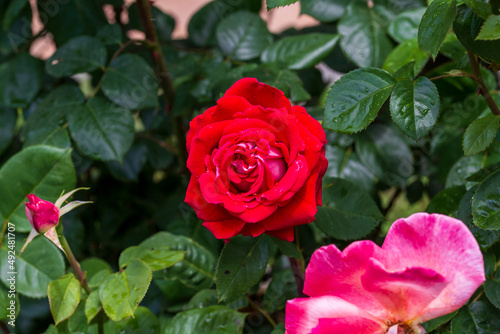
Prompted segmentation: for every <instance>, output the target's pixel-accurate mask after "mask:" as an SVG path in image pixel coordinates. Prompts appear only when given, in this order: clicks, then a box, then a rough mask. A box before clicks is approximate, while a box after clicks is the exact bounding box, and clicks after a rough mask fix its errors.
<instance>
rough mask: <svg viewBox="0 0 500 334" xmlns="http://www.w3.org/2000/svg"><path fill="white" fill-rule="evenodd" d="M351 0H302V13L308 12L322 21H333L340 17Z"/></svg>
mask: <svg viewBox="0 0 500 334" xmlns="http://www.w3.org/2000/svg"><path fill="white" fill-rule="evenodd" d="M350 2H351V1H349V0H301V1H300V7H301V11H300V13H301V14H307V15H310V16H312V17H314V18H315V19H317V20H319V21H321V22H332V21H335V20H338V19H340V18H341V17H342V16H343V15H344V12H345V10H346V7H347V5H349V3H350Z"/></svg>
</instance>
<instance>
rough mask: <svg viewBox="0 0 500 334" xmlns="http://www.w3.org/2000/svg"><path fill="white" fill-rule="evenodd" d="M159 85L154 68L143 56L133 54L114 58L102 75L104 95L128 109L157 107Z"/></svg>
mask: <svg viewBox="0 0 500 334" xmlns="http://www.w3.org/2000/svg"><path fill="white" fill-rule="evenodd" d="M158 87H159V86H158V80H157V79H156V76H155V74H154V72H153V69H152V68H151V67H150V66H149V65H148V63H146V61H145V60H144V59H143V58H141V57H139V56H136V55H131V54H122V55H120V56H119V57H118V58H116V59H115V60H113V62H112V63H111V64H110V66H109V67H108V68H107V70H106V73H104V76H103V77H102V91H103V92H104V95H106V97H107V98H109V99H110V100H111V101H113V102H114V103H116V104H117V105H119V106H122V107H125V108H127V109H144V108H149V107H157V106H158V105H159V102H158Z"/></svg>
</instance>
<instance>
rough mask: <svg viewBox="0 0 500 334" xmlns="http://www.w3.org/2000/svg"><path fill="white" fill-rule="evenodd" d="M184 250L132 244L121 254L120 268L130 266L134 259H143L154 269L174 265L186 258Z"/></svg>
mask: <svg viewBox="0 0 500 334" xmlns="http://www.w3.org/2000/svg"><path fill="white" fill-rule="evenodd" d="M185 254H186V253H185V252H184V251H173V250H170V249H169V248H168V247H162V248H152V249H148V248H145V247H142V246H132V247H129V248H127V249H125V250H124V251H123V252H122V253H121V254H120V259H119V261H118V262H119V264H120V268H124V267H126V266H128V265H129V264H130V263H131V262H132V261H133V260H134V259H137V258H138V259H141V260H142V261H144V263H146V264H147V265H148V266H149V267H150V268H151V270H152V271H157V270H162V269H165V268H168V267H171V266H173V265H174V264H176V263H177V262H180V261H182V260H183V259H184V256H185Z"/></svg>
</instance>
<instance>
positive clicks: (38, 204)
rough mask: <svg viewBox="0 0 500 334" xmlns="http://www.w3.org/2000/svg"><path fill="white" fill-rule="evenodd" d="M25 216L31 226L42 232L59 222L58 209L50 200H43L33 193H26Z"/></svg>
mask: <svg viewBox="0 0 500 334" xmlns="http://www.w3.org/2000/svg"><path fill="white" fill-rule="evenodd" d="M26 196H27V197H28V200H29V202H26V203H25V204H26V216H28V220H29V222H30V224H31V226H33V228H34V229H35V230H36V231H37V232H38V233H40V234H43V233H45V232H47V231H48V230H50V229H51V228H53V227H55V226H57V223H58V222H59V209H58V208H57V207H56V206H55V205H54V204H53V203H51V202H48V201H44V200H43V199H40V198H38V197H36V196H35V195H33V194H30V195H26Z"/></svg>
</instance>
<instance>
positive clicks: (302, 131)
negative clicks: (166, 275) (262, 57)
mask: <svg viewBox="0 0 500 334" xmlns="http://www.w3.org/2000/svg"><path fill="white" fill-rule="evenodd" d="M325 143H326V136H325V132H324V131H323V128H322V127H321V124H320V123H319V122H318V121H317V120H315V119H314V118H312V117H311V116H310V115H309V114H308V113H307V112H306V110H305V109H304V108H303V107H301V106H292V105H291V103H290V101H289V100H288V99H287V98H286V97H285V95H284V94H283V92H282V91H280V90H278V89H276V88H273V87H271V86H269V85H266V84H264V83H260V82H258V81H257V80H256V79H254V78H243V79H241V80H239V81H237V82H236V83H235V84H234V85H233V86H232V87H231V88H229V89H228V90H227V91H226V93H225V94H224V96H223V97H222V98H220V99H219V100H218V101H217V105H216V106H213V107H211V108H209V109H208V110H206V111H205V112H204V113H203V114H201V115H199V116H197V117H195V118H194V119H193V120H192V121H191V123H190V129H189V131H188V134H187V139H186V146H187V151H188V154H189V157H188V160H187V167H188V169H189V171H190V172H191V179H190V182H189V186H188V189H187V193H186V199H185V201H186V203H188V204H189V205H190V206H191V207H192V208H193V209H194V210H195V212H196V214H197V216H198V218H200V219H202V220H204V223H203V225H204V226H205V227H206V228H208V229H209V230H210V231H211V232H212V233H213V234H214V236H215V237H216V238H219V239H226V241H227V240H228V239H229V238H231V237H233V236H235V235H238V234H242V235H245V236H254V237H256V236H258V235H261V234H262V233H267V234H269V235H272V236H275V237H277V238H280V239H282V240H288V241H292V240H293V239H294V227H295V226H297V225H302V224H307V223H310V222H312V221H313V220H314V218H315V214H316V212H317V206H318V205H321V180H322V178H323V175H324V174H325V172H326V168H327V165H328V161H327V160H326V158H325Z"/></svg>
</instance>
